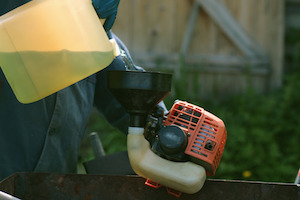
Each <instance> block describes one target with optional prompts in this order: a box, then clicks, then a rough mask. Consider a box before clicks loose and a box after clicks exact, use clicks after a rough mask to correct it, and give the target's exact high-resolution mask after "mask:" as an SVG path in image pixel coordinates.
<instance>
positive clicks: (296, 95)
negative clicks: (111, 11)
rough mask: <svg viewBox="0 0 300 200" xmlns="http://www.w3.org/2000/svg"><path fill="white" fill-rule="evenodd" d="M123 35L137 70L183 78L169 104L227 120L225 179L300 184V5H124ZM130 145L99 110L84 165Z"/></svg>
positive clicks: (176, 0)
mask: <svg viewBox="0 0 300 200" xmlns="http://www.w3.org/2000/svg"><path fill="white" fill-rule="evenodd" d="M113 32H114V33H115V34H117V35H118V36H119V38H120V39H121V40H122V41H123V42H124V43H125V44H126V45H127V47H128V49H129V51H130V53H131V56H132V58H133V60H134V62H135V64H136V65H139V66H141V67H143V68H145V69H146V70H149V71H160V72H169V73H172V74H173V88H172V92H171V94H170V95H169V96H168V97H167V98H166V99H165V104H166V106H167V108H168V109H170V108H171V106H172V105H173V102H174V100H176V99H180V100H186V101H188V102H190V103H193V104H195V105H198V106H200V107H202V108H204V109H205V110H207V111H209V112H211V113H213V114H215V115H216V116H218V117H219V118H221V119H222V120H223V121H224V123H225V125H226V128H227V134H228V138H227V144H226V146H225V151H224V153H223V157H222V160H221V162H220V165H219V167H218V170H217V172H216V175H215V177H213V178H221V179H239V180H259V181H275V182H294V180H295V177H296V174H297V172H298V169H299V167H300V148H299V144H300V129H299V125H300V0H243V1H240V0H121V2H120V6H119V12H118V16H117V20H116V23H115V25H114V27H113ZM91 132H97V133H98V134H99V136H100V138H101V141H102V144H103V147H104V149H105V152H106V154H111V153H114V152H118V151H123V150H126V136H125V135H124V134H122V133H120V132H119V131H118V130H116V129H114V128H113V127H111V126H110V125H109V124H108V123H107V122H106V121H105V119H104V118H103V117H102V116H101V115H100V114H99V113H98V112H97V111H96V110H93V111H92V114H91V117H90V121H89V124H88V127H87V130H86V134H85V136H84V138H83V141H82V144H81V150H80V158H79V163H78V166H79V173H85V171H84V169H83V167H82V163H83V162H86V161H88V160H91V159H93V158H94V155H93V152H92V149H91V144H90V141H89V134H90V133H91Z"/></svg>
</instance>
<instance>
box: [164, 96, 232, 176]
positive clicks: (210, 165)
mask: <svg viewBox="0 0 300 200" xmlns="http://www.w3.org/2000/svg"><path fill="white" fill-rule="evenodd" d="M164 125H165V126H169V125H176V126H179V127H180V128H181V129H182V130H183V131H184V132H185V133H186V135H187V137H188V145H187V148H186V149H185V154H187V155H189V156H190V157H191V161H192V162H194V163H196V164H199V165H201V166H203V167H204V168H205V169H206V173H207V175H208V176H213V175H214V174H215V172H216V169H217V167H218V165H219V162H220V160H221V157H222V154H223V151H224V147H225V143H226V139H227V133H226V128H225V125H224V123H223V121H222V120H221V119H219V118H218V117H216V116H214V115H213V114H211V113H209V112H207V111H205V110H204V109H203V108H200V107H198V106H195V105H193V104H190V103H188V102H185V101H176V102H175V103H174V105H173V107H172V108H171V110H170V112H169V115H168V117H167V119H165V120H164Z"/></svg>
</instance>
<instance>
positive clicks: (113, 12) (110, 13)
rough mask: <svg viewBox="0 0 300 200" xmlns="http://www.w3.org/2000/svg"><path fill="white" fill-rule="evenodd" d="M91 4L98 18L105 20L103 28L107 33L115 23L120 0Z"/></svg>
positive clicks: (93, 0) (101, 0) (99, 1)
mask: <svg viewBox="0 0 300 200" xmlns="http://www.w3.org/2000/svg"><path fill="white" fill-rule="evenodd" d="M92 2H93V6H94V8H95V10H96V12H97V14H98V17H99V18H100V19H106V20H105V22H104V25H103V27H104V29H105V31H106V32H108V31H109V30H110V29H111V27H112V26H113V24H114V22H115V19H116V16H117V12H118V6H119V3H120V0H92Z"/></svg>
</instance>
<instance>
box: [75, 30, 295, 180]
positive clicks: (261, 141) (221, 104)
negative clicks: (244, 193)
mask: <svg viewBox="0 0 300 200" xmlns="http://www.w3.org/2000/svg"><path fill="white" fill-rule="evenodd" d="M297 33H298V32H296V34H295V35H296V36H294V37H289V39H287V42H288V43H292V44H294V45H293V47H294V49H293V51H292V53H291V54H289V55H287V56H286V60H287V61H288V63H289V67H287V69H288V70H287V72H286V74H285V76H284V85H283V87H282V88H280V89H278V90H275V91H272V92H270V93H268V94H265V95H259V94H256V93H255V92H254V91H253V90H252V89H251V88H248V90H246V91H245V93H244V94H241V95H238V96H232V97H230V98H228V99H226V100H213V101H203V100H199V99H196V98H194V97H192V96H188V94H187V92H186V91H187V89H186V88H187V86H186V85H183V84H182V82H181V83H180V84H179V83H178V82H177V81H176V80H175V81H173V84H174V85H173V87H174V88H173V89H172V91H174V93H175V95H169V96H168V97H167V98H166V99H165V104H166V105H167V108H169V109H170V108H171V106H172V104H173V102H174V100H175V99H181V100H188V101H189V102H191V103H193V104H195V105H198V106H200V107H203V108H204V109H205V110H207V111H209V112H211V113H213V114H215V115H217V116H218V117H219V118H221V119H222V120H223V121H224V123H225V125H226V128H227V134H228V138H227V143H226V147H225V151H224V153H223V157H222V160H221V162H220V165H219V167H218V170H217V172H216V175H215V177H214V178H224V179H243V180H260V181H276V182H294V179H295V176H296V174H297V171H298V169H299V167H300V148H299V143H300V129H299V125H300V117H299V116H300V92H299V91H300V70H299V68H300V43H299V41H300V38H299V37H300V34H297ZM181 74H182V75H183V76H184V75H185V74H186V73H185V72H181ZM181 79H182V80H184V77H181ZM93 131H97V132H99V133H100V137H101V140H102V143H103V146H104V149H105V150H106V151H107V153H113V152H117V151H121V150H125V149H126V137H125V136H124V135H123V134H122V133H120V132H119V131H118V130H116V129H114V128H113V127H111V126H110V125H109V124H107V123H106V122H105V120H104V118H103V117H101V116H100V115H97V114H95V112H93V113H92V115H91V119H90V122H89V126H88V129H87V133H90V132H93ZM88 146H89V142H88V136H85V138H84V140H83V143H82V150H81V153H80V156H81V157H80V158H81V159H80V162H83V161H84V160H89V159H92V158H93V155H92V152H91V150H87V149H90V148H89V147H88Z"/></svg>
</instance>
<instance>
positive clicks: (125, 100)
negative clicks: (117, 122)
mask: <svg viewBox="0 0 300 200" xmlns="http://www.w3.org/2000/svg"><path fill="white" fill-rule="evenodd" d="M171 83H172V75H171V74H166V73H158V72H142V71H109V72H108V88H109V90H110V91H111V92H112V94H113V95H114V96H115V98H116V99H117V100H118V101H119V102H120V104H121V105H122V106H124V108H125V109H126V110H127V112H128V113H129V114H130V126H131V127H144V126H145V124H146V118H147V115H148V114H149V112H150V111H151V110H152V109H153V108H154V107H155V106H156V105H157V104H158V103H159V102H160V101H161V100H162V99H164V98H165V97H166V96H167V95H168V94H169V93H170V91H171Z"/></svg>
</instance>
